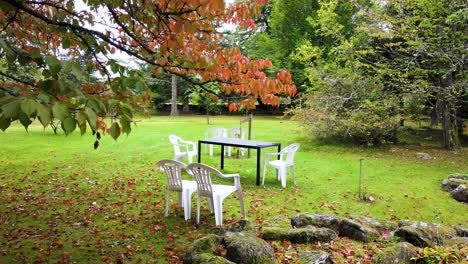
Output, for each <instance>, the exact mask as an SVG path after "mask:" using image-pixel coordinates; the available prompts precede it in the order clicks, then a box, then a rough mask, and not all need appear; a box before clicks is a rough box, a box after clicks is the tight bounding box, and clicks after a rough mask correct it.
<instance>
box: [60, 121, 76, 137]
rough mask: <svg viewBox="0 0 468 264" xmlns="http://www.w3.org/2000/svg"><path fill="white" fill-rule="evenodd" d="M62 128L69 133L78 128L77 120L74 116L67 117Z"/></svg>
mask: <svg viewBox="0 0 468 264" xmlns="http://www.w3.org/2000/svg"><path fill="white" fill-rule="evenodd" d="M62 129H63V131H65V134H66V135H68V134H70V133H71V132H73V131H74V130H75V129H76V120H75V119H74V118H72V117H67V118H65V120H63V122H62Z"/></svg>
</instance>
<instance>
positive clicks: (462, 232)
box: [453, 226, 468, 237]
mask: <svg viewBox="0 0 468 264" xmlns="http://www.w3.org/2000/svg"><path fill="white" fill-rule="evenodd" d="M453 229H455V232H456V233H457V236H461V237H468V227H465V226H455V227H454V228H453Z"/></svg>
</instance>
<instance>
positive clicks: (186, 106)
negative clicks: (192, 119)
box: [182, 96, 190, 113]
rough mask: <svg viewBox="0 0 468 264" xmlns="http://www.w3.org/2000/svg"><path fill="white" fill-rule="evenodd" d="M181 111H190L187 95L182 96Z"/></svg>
mask: <svg viewBox="0 0 468 264" xmlns="http://www.w3.org/2000/svg"><path fill="white" fill-rule="evenodd" d="M182 112H184V113H188V112H190V106H189V97H188V96H186V97H184V104H183V105H182Z"/></svg>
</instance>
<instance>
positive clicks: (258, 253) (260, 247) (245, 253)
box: [225, 233, 275, 264]
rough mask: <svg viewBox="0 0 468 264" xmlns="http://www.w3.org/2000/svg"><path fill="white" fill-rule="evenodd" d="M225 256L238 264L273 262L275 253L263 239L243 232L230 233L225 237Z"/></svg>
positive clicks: (266, 263) (265, 263) (268, 263)
mask: <svg viewBox="0 0 468 264" xmlns="http://www.w3.org/2000/svg"><path fill="white" fill-rule="evenodd" d="M225 242H226V258H227V259H228V260H230V261H233V262H235V263H238V264H270V263H275V253H274V251H273V249H272V248H271V246H270V245H269V244H268V243H267V242H266V241H265V240H263V239H260V238H258V237H256V236H253V235H245V234H243V233H231V235H230V237H228V238H226V239H225Z"/></svg>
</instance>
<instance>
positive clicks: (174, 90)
mask: <svg viewBox="0 0 468 264" xmlns="http://www.w3.org/2000/svg"><path fill="white" fill-rule="evenodd" d="M171 80H172V81H171V116H178V115H179V110H177V75H174V74H172V78H171Z"/></svg>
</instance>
